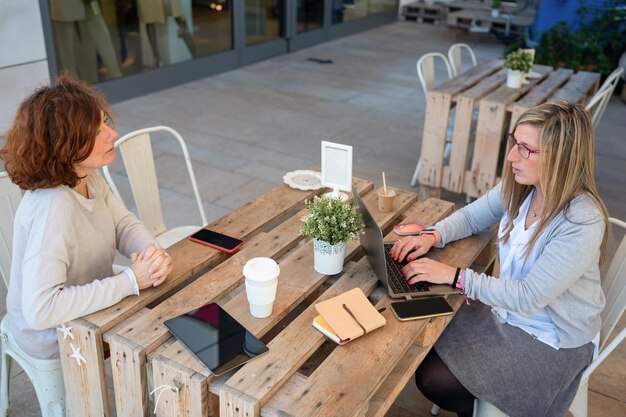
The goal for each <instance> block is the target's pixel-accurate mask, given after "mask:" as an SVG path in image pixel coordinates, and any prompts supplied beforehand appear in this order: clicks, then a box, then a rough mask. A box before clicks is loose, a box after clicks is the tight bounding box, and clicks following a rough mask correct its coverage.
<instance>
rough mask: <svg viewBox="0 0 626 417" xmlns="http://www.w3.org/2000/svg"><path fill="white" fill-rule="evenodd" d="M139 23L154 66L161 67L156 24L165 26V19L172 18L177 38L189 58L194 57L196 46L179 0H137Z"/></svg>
mask: <svg viewBox="0 0 626 417" xmlns="http://www.w3.org/2000/svg"><path fill="white" fill-rule="evenodd" d="M137 12H138V14H139V22H141V23H145V25H146V34H147V35H148V42H149V43H150V48H151V49H152V54H153V56H154V61H155V65H156V66H157V67H162V66H163V59H162V56H161V52H160V51H159V46H158V39H157V30H156V26H155V25H156V24H165V21H166V18H167V17H168V16H172V17H173V18H174V21H175V22H176V24H177V25H178V37H179V38H182V39H183V41H184V42H185V45H186V46H187V48H188V49H189V52H190V53H191V56H192V57H193V58H195V57H196V45H195V43H194V40H193V37H192V36H191V34H190V33H189V31H188V30H187V22H186V20H185V14H184V11H183V7H182V5H181V4H180V0H137Z"/></svg>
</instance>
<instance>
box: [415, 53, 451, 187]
mask: <svg viewBox="0 0 626 417" xmlns="http://www.w3.org/2000/svg"><path fill="white" fill-rule="evenodd" d="M436 60H441V62H442V63H443V66H444V67H445V70H446V73H447V75H448V78H447V79H448V80H449V79H451V78H452V68H451V67H450V63H449V62H448V59H447V58H446V56H445V55H444V54H441V53H439V52H430V53H427V54H424V55H422V57H421V58H420V59H419V60H418V61H417V65H416V67H417V76H418V77H419V80H420V84H421V85H422V90H423V91H424V97H425V98H426V102H428V90H431V89H433V88H435V86H436V85H437V77H436V72H435V61H436ZM448 133H450V132H448ZM448 136H450V135H448ZM450 149H451V147H450V141H449V140H447V139H446V148H445V150H444V158H447V156H449V154H450ZM421 165H422V163H421V160H420V159H418V160H417V165H415V171H414V172H413V177H411V187H415V185H416V184H417V177H418V176H419V172H420V167H421Z"/></svg>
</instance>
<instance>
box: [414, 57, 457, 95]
mask: <svg viewBox="0 0 626 417" xmlns="http://www.w3.org/2000/svg"><path fill="white" fill-rule="evenodd" d="M438 59H440V60H441V62H442V63H443V65H444V67H445V70H446V74H447V75H448V78H447V80H449V79H450V78H452V77H453V75H452V74H453V73H452V67H450V63H449V62H448V58H446V56H445V55H444V54H441V53H439V52H430V53H427V54H424V55H422V57H421V58H420V59H419V60H418V61H417V64H416V67H417V76H418V77H419V80H420V84H421V85H422V90H423V91H424V97H425V98H426V100H428V90H432V89H433V88H435V86H436V85H437V77H436V72H435V61H436V60H438Z"/></svg>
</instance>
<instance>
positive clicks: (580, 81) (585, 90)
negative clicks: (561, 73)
mask: <svg viewBox="0 0 626 417" xmlns="http://www.w3.org/2000/svg"><path fill="white" fill-rule="evenodd" d="M599 85H600V74H598V73H596V72H587V71H579V72H577V73H576V74H574V75H573V76H572V77H571V78H570V80H569V82H568V83H567V84H565V86H563V88H561V89H559V90H558V91H557V92H555V93H554V94H553V95H552V96H551V97H550V98H549V99H548V101H557V100H566V101H571V102H572V103H579V104H584V103H585V102H586V100H587V97H589V96H591V95H593V93H595V92H596V90H597V89H598V86H599Z"/></svg>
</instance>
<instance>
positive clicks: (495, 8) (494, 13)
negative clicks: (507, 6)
mask: <svg viewBox="0 0 626 417" xmlns="http://www.w3.org/2000/svg"><path fill="white" fill-rule="evenodd" d="M501 8H502V1H501V0H493V1H492V2H491V17H500V9H501Z"/></svg>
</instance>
